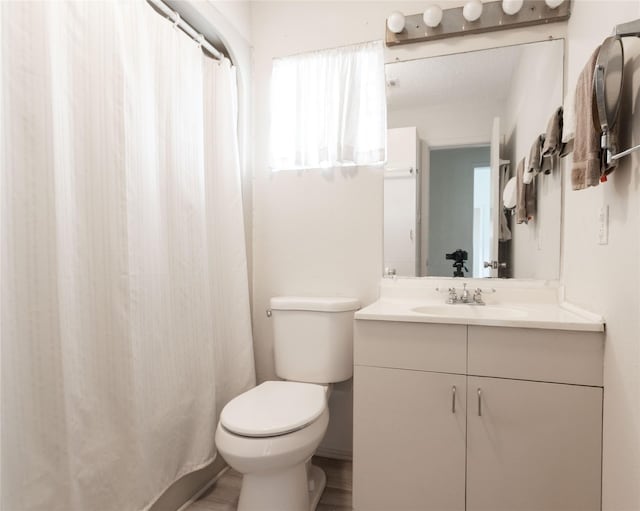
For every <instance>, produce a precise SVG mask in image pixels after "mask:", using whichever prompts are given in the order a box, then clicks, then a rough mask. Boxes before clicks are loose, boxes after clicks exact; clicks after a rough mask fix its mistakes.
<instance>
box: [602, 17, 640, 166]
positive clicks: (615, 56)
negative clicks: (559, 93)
mask: <svg viewBox="0 0 640 511" xmlns="http://www.w3.org/2000/svg"><path fill="white" fill-rule="evenodd" d="M623 37H640V19H637V20H635V21H630V22H628V23H622V24H621V25H616V27H615V28H614V29H613V35H612V36H611V37H607V38H606V39H605V40H604V42H603V43H602V46H601V47H600V53H599V55H598V60H597V62H596V69H595V73H594V78H593V79H594V89H595V94H596V105H597V111H598V121H599V123H600V129H601V130H602V138H601V140H600V147H601V148H602V149H603V150H604V151H605V152H606V158H607V160H606V161H607V164H610V163H612V162H613V161H614V160H618V159H620V158H622V157H623V156H627V155H628V154H630V153H632V152H634V151H637V150H638V149H640V145H637V146H635V147H631V148H629V149H626V150H624V151H620V152H618V148H617V146H616V141H615V140H614V137H612V136H611V131H612V130H613V128H614V126H615V123H616V121H617V119H618V111H619V110H620V96H621V92H622V83H623V75H624V47H623V45H622V38H623ZM605 84H608V87H607V86H606V85H605Z"/></svg>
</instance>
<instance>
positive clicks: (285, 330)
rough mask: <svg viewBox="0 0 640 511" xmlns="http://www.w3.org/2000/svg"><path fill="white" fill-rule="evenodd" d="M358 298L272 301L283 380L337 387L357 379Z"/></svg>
mask: <svg viewBox="0 0 640 511" xmlns="http://www.w3.org/2000/svg"><path fill="white" fill-rule="evenodd" d="M359 308H360V303H359V302H358V300H356V299H354V298H340V297H328V298H310V297H297V296H280V297H275V298H271V320H272V322H273V350H274V358H275V363H276V374H277V375H278V376H279V377H280V378H284V379H285V380H291V381H299V382H307V383H333V382H339V381H344V380H348V379H349V378H351V376H352V375H353V314H354V312H355V311H356V310H358V309H359Z"/></svg>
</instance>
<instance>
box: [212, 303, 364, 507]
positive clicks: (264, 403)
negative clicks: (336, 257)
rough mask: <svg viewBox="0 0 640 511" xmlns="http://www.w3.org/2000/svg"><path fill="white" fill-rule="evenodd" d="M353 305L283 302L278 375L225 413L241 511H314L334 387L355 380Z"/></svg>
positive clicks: (276, 329) (224, 444) (278, 311)
mask: <svg viewBox="0 0 640 511" xmlns="http://www.w3.org/2000/svg"><path fill="white" fill-rule="evenodd" d="M358 308H359V302H358V301H357V300H355V299H352V298H339V297H336V298H309V297H276V298H272V299H271V309H270V311H271V321H272V326H273V345H274V359H275V369H276V374H277V375H278V376H279V377H280V378H283V379H284V380H285V381H267V382H264V383H262V384H260V385H258V386H257V387H254V388H252V389H251V390H248V391H247V392H245V393H243V394H241V395H239V396H237V397H236V398H235V399H233V400H231V401H230V402H229V403H228V404H227V405H226V406H225V407H224V408H223V410H222V413H221V414H220V421H219V423H218V427H217V429H216V446H217V447H218V451H219V452H220V454H221V455H222V457H223V458H224V459H225V461H226V462H227V463H228V464H229V466H230V467H231V468H233V469H235V470H237V471H238V472H240V473H241V474H242V476H243V478H242V488H241V491H240V500H239V502H238V511H258V510H260V511H307V510H311V511H313V510H314V509H315V508H316V506H317V504H318V501H319V500H320V495H321V494H322V491H323V490H324V487H325V483H326V476H325V474H324V472H323V471H322V470H321V469H320V468H318V467H316V466H314V465H312V464H311V457H312V456H313V454H314V452H315V450H316V449H317V447H318V445H320V442H321V441H322V438H323V437H324V434H325V432H326V431H327V426H328V424H329V409H328V407H327V401H328V397H329V392H330V384H332V383H336V382H340V381H344V380H348V379H349V378H351V376H352V374H353V314H354V311H356V310H357V309H358Z"/></svg>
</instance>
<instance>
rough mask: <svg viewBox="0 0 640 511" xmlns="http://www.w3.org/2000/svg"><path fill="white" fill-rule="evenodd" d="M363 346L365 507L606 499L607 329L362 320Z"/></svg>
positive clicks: (358, 459) (357, 420)
mask: <svg viewBox="0 0 640 511" xmlns="http://www.w3.org/2000/svg"><path fill="white" fill-rule="evenodd" d="M536 343H537V344H536ZM354 346H355V348H354V363H355V370H354V481H353V485H354V486H353V499H354V501H353V502H354V509H355V510H356V511H372V510H387V511H388V510H394V511H401V510H407V511H409V510H410V511H415V510H427V511H445V510H465V509H466V510H469V511H481V510H484V511H569V510H575V511H578V510H580V511H590V510H593V511H596V510H598V509H600V491H601V489H600V484H601V483H600V481H601V435H602V353H603V335H602V333H600V332H573V331H557V330H542V329H523V328H498V327H484V326H466V325H446V324H436V323H430V324H426V323H402V322H393V321H368V320H357V321H356V326H355V345H354ZM536 348H537V349H536ZM454 387H455V398H454V390H453V389H454ZM454 399H455V407H454V405H453V403H454Z"/></svg>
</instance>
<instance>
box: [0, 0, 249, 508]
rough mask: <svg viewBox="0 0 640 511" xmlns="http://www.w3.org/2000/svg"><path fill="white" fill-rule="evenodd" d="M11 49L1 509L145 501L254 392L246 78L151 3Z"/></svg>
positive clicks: (111, 7)
mask: <svg viewBox="0 0 640 511" xmlns="http://www.w3.org/2000/svg"><path fill="white" fill-rule="evenodd" d="M0 38H1V40H0V43H1V44H0V52H1V53H0V66H1V74H0V157H1V160H0V163H1V167H0V187H1V190H0V191H1V195H0V201H1V202H0V229H1V231H0V238H1V243H2V252H1V265H0V270H1V271H0V283H1V288H2V296H1V336H2V337H1V352H0V356H1V371H2V373H1V383H2V387H1V420H2V424H1V425H2V430H1V443H0V450H1V453H0V455H1V461H2V465H1V487H0V491H1V501H0V508H1V509H2V510H7V511H32V510H46V511H55V510H60V511H63V510H64V511H76V510H77V511H102V510H104V511H111V510H113V511H125V510H139V509H145V508H147V507H148V506H149V505H150V504H151V503H152V502H153V500H154V499H155V498H156V497H157V496H158V495H159V494H161V493H162V492H163V491H164V490H165V489H166V488H167V487H168V486H169V485H170V484H171V483H173V482H174V481H175V480H177V479H178V478H179V477H180V476H182V475H183V474H185V473H187V472H189V471H192V470H195V469H197V468H199V467H202V466H204V465H206V464H208V463H209V462H210V461H211V460H212V459H213V457H214V456H215V447H214V445H213V436H214V431H215V427H216V421H217V416H218V414H219V411H220V409H221V407H222V406H223V405H224V404H225V402H226V401H227V400H228V399H230V398H231V397H233V396H234V395H236V394H238V393H239V392H241V391H243V390H245V389H247V388H249V387H251V386H252V385H254V383H255V381H254V380H255V376H254V369H253V352H252V343H251V326H250V316H249V298H248V282H247V269H246V253H245V246H244V228H243V223H242V222H243V220H242V218H243V217H242V204H241V192H240V174H239V162H238V148H237V142H236V105H235V90H236V88H235V76H234V70H233V68H232V67H231V66H230V65H229V63H228V62H223V63H221V64H218V63H217V62H216V61H214V60H212V59H210V58H208V57H206V56H203V54H202V52H201V51H200V49H199V48H198V47H197V45H196V43H194V42H193V41H192V40H191V39H189V38H188V37H186V36H185V35H184V34H183V33H182V32H180V31H179V30H177V29H175V28H173V27H172V26H171V23H169V22H168V21H166V20H164V19H163V18H161V17H160V16H159V15H158V14H157V13H155V12H154V11H153V10H152V8H151V7H150V6H149V5H147V4H146V2H143V1H137V2H131V1H122V2H115V1H110V2H0Z"/></svg>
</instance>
